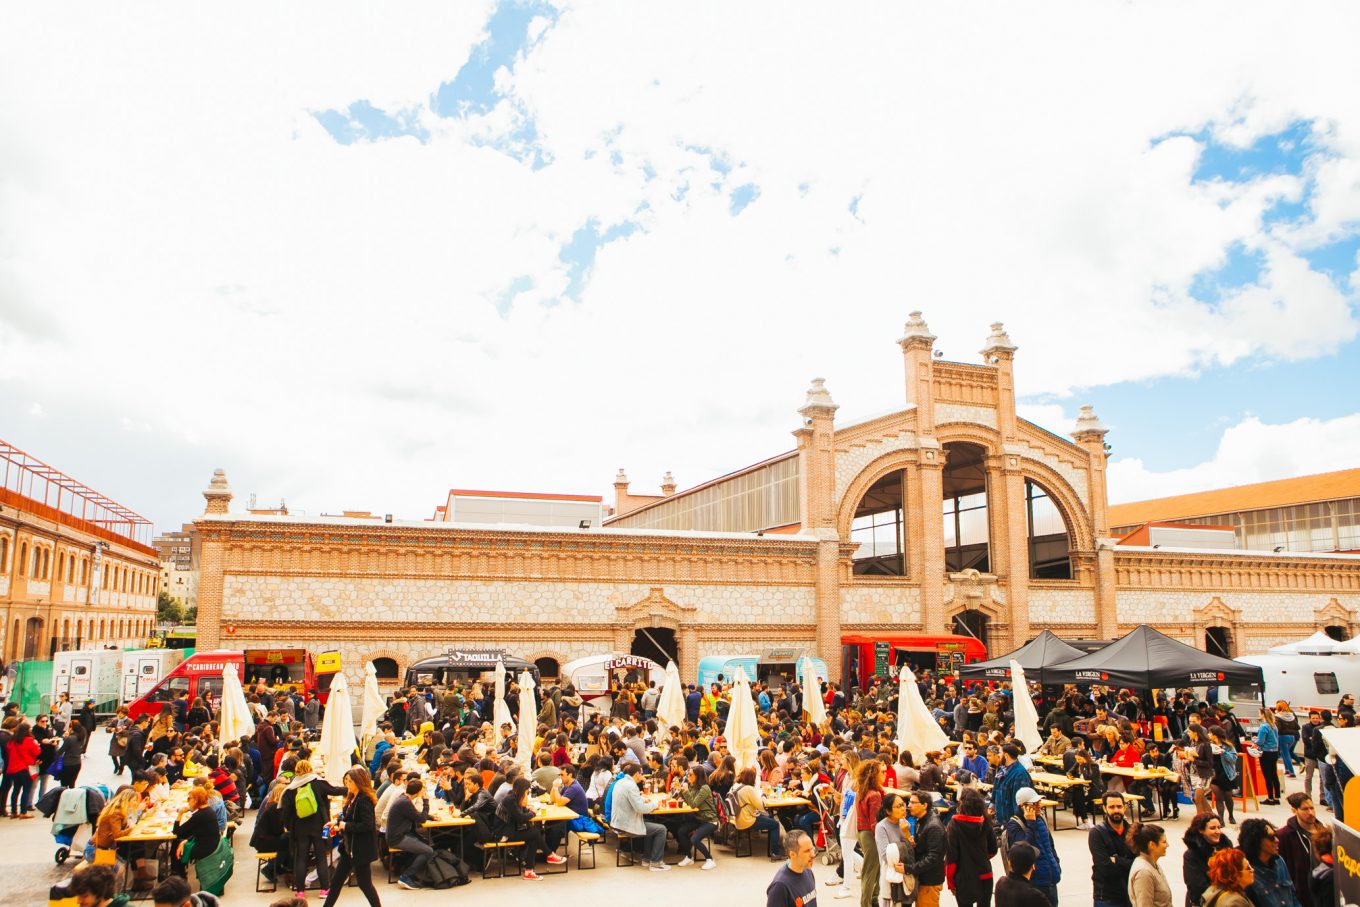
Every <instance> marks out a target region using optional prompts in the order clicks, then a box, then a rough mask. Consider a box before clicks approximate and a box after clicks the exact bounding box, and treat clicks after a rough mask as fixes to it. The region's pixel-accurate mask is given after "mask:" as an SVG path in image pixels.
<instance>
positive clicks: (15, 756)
mask: <svg viewBox="0 0 1360 907" xmlns="http://www.w3.org/2000/svg"><path fill="white" fill-rule="evenodd" d="M41 749H42V748H41V747H39V746H38V741H36V740H34V739H33V738H32V737H31V736H29V737H25V738H24V740H23V742H22V743H15V742H14V741H13V740H11V741H10V742H9V743H7V744H5V774H7V775H17V774H18V773H19V772H26V771H28V767H29V766H30V765H37V764H38V756H39V755H41Z"/></svg>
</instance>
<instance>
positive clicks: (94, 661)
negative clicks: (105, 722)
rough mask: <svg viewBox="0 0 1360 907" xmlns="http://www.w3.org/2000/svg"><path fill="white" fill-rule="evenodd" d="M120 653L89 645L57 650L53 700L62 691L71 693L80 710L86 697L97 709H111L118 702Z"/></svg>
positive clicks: (54, 659) (53, 669)
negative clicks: (91, 647) (69, 650)
mask: <svg viewBox="0 0 1360 907" xmlns="http://www.w3.org/2000/svg"><path fill="white" fill-rule="evenodd" d="M122 665H123V653H122V652H121V651H120V650H117V649H90V650H87V651H76V652H56V653H54V654H53V655H52V700H51V701H52V702H56V701H57V700H58V699H60V698H61V694H62V693H66V694H67V695H69V696H70V697H71V704H72V707H73V708H74V709H75V710H76V711H79V710H80V707H81V706H82V705H84V704H85V700H87V699H93V700H94V701H95V708H96V709H97V710H98V711H100V712H112V711H113V710H114V709H115V708H116V707H117V705H118V674H119V672H120V671H121V670H122Z"/></svg>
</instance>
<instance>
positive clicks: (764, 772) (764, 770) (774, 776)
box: [758, 749, 784, 859]
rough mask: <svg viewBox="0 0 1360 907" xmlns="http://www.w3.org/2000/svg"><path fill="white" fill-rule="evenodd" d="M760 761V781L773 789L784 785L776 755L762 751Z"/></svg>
mask: <svg viewBox="0 0 1360 907" xmlns="http://www.w3.org/2000/svg"><path fill="white" fill-rule="evenodd" d="M758 758H759V761H760V781H761V783H762V784H768V785H770V786H771V787H773V786H775V785H779V784H783V783H784V770H783V769H782V768H780V767H779V763H777V762H776V761H775V758H774V753H773V752H772V751H770V750H769V749H762V750H761V751H760V753H759V754H758ZM781 859H782V858H781Z"/></svg>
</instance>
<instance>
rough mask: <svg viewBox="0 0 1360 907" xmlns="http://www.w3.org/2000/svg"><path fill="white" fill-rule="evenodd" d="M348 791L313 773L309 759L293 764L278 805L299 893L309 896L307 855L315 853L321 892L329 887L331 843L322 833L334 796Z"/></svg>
mask: <svg viewBox="0 0 1360 907" xmlns="http://www.w3.org/2000/svg"><path fill="white" fill-rule="evenodd" d="M345 793H346V791H345V788H343V787H335V786H334V785H332V784H328V783H327V782H326V779H324V778H321V777H318V776H317V775H314V774H312V764H311V763H310V762H308V761H307V760H306V759H302V760H299V761H298V763H297V765H296V766H295V768H294V774H293V780H292V781H290V782H289V783H288V789H287V790H285V791H284V793H283V798H282V799H281V800H280V801H279V808H280V810H281V811H282V814H283V827H284V829H286V830H287V832H288V845H289V847H290V848H291V849H292V857H293V890H294V891H296V892H297V894H298V896H299V897H306V895H305V894H304V893H303V892H304V891H305V890H306V880H307V858H308V856H309V855H315V857H316V876H317V885H318V886H319V887H320V889H321V896H322V897H325V896H326V895H327V894H328V893H329V890H330V887H331V886H330V881H331V864H330V860H329V857H330V854H329V852H328V851H329V844H328V843H327V842H326V840H325V838H324V836H323V835H322V830H323V829H325V827H326V826H327V825H329V824H330V821H331V801H330V798H331V797H339V796H342V795H344V794H345Z"/></svg>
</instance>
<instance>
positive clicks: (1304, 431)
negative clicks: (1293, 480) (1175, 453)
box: [1108, 415, 1360, 504]
mask: <svg viewBox="0 0 1360 907" xmlns="http://www.w3.org/2000/svg"><path fill="white" fill-rule="evenodd" d="M1357 450H1360V415H1353V416H1343V417H1341V418H1337V419H1298V420H1295V421H1293V422H1289V423H1285V424H1282V425H1270V424H1267V423H1264V422H1262V421H1261V420H1259V419H1257V418H1256V417H1255V416H1252V417H1249V418H1246V419H1243V420H1242V421H1241V422H1239V423H1237V424H1236V425H1234V426H1232V427H1231V428H1229V429H1227V430H1226V431H1224V432H1223V436H1222V438H1221V439H1220V440H1219V444H1218V450H1217V452H1216V453H1215V454H1214V457H1213V459H1211V460H1208V461H1206V462H1204V463H1200V464H1198V465H1196V466H1193V467H1191V468H1188V469H1176V470H1169V471H1166V472H1153V471H1151V470H1149V469H1148V468H1147V467H1146V466H1144V465H1143V461H1142V460H1141V459H1138V458H1136V457H1128V458H1125V459H1117V460H1113V461H1111V463H1110V466H1109V470H1108V476H1109V492H1110V501H1111V502H1112V503H1115V504H1118V503H1123V502H1125V501H1141V500H1145V499H1147V498H1159V497H1165V496H1167V495H1175V494H1185V493H1188V492H1192V491H1205V490H1207V489H1211V488H1227V487H1229V486H1232V485H1245V484H1249V483H1251V482H1264V481H1268V480H1271V479H1283V478H1289V477H1292V476H1302V475H1309V474H1311V473H1318V472H1331V471H1333V470H1338V469H1354V468H1355V467H1356V465H1357V462H1356V454H1355V452H1356V451H1357Z"/></svg>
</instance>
